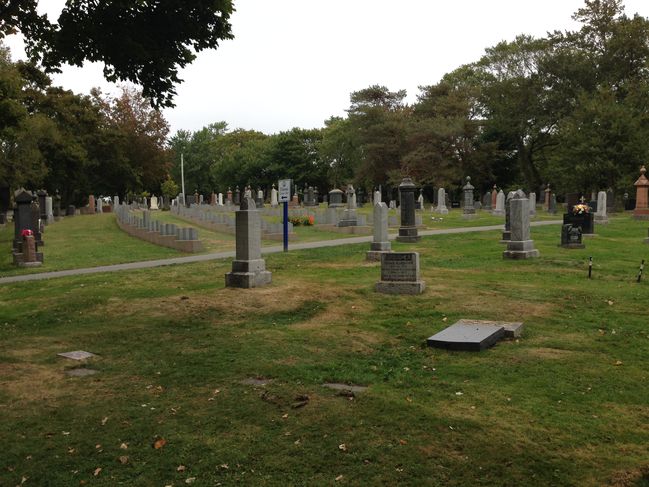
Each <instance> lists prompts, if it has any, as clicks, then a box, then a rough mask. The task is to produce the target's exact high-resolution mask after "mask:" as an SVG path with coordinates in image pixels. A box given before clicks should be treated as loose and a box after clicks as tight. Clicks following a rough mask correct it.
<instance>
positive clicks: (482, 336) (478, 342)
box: [427, 323, 505, 352]
mask: <svg viewBox="0 0 649 487" xmlns="http://www.w3.org/2000/svg"><path fill="white" fill-rule="evenodd" d="M504 336H505V328H504V327H502V326H496V325H468V324H463V323H455V324H453V325H451V326H449V327H448V328H446V329H444V330H442V331H440V332H439V333H437V334H435V335H433V336H431V337H429V338H428V340H427V343H428V346H429V347H435V348H445V349H447V350H465V351H472V352H479V351H481V350H484V349H486V348H489V347H491V346H493V345H494V344H495V343H496V342H497V341H498V340H500V339H501V338H503V337H504Z"/></svg>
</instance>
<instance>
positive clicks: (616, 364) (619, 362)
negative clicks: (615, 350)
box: [613, 360, 622, 367]
mask: <svg viewBox="0 0 649 487" xmlns="http://www.w3.org/2000/svg"><path fill="white" fill-rule="evenodd" d="M613 365H615V366H616V367H617V366H620V365H622V361H621V360H618V361H617V362H615V363H614V364H613Z"/></svg>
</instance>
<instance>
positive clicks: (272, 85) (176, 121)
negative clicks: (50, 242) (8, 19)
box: [7, 0, 649, 134]
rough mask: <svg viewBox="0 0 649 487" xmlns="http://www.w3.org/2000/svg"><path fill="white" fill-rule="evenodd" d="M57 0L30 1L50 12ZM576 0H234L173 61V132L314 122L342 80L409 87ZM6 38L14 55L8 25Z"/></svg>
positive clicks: (71, 80)
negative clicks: (224, 22) (223, 25)
mask: <svg viewBox="0 0 649 487" xmlns="http://www.w3.org/2000/svg"><path fill="white" fill-rule="evenodd" d="M64 3H65V0H41V1H40V2H39V8H40V9H41V11H43V12H47V13H48V15H50V16H51V17H52V16H53V17H54V18H56V17H58V13H59V12H60V11H61V9H62V7H63V5H64ZM583 4H584V2H583V0H490V1H486V0H452V1H445V0H401V1H400V2H395V1H394V0H390V1H387V0H275V1H272V2H271V1H269V0H235V8H236V10H237V11H236V12H235V13H234V15H233V16H232V18H231V23H232V30H233V33H234V35H235V39H234V40H231V41H224V42H223V43H222V44H221V47H220V48H219V49H218V50H216V51H204V52H202V53H200V54H199V55H198V57H197V59H196V60H195V61H194V63H193V64H192V65H191V66H189V67H188V68H186V69H185V70H183V71H182V72H181V74H180V77H181V78H182V79H183V80H184V83H182V84H181V85H180V86H179V87H178V96H177V97H176V99H175V102H176V107H175V108H173V109H167V110H165V112H164V114H165V117H166V118H167V120H168V121H169V122H170V124H171V128H172V133H173V132H175V131H176V130H178V129H186V130H197V129H200V128H201V127H203V126H205V125H207V124H209V123H211V122H217V121H221V120H224V121H226V122H227V123H228V126H229V127H230V128H231V129H234V128H239V127H240V128H245V129H254V130H259V131H262V132H265V133H268V134H270V133H275V132H279V131H282V130H289V129H291V128H292V127H302V128H314V127H322V126H323V125H324V121H325V120H326V119H328V118H329V117H330V116H332V115H338V116H344V114H345V109H346V108H348V107H349V95H350V93H351V92H352V91H357V90H360V89H363V88H366V87H368V86H370V85H373V84H379V85H385V86H387V87H388V88H389V89H391V90H399V89H405V90H407V92H408V98H407V100H408V101H410V102H413V101H415V99H416V95H417V93H418V91H419V90H418V86H422V85H430V84H434V83H436V82H438V81H439V79H440V78H441V77H442V76H443V75H444V74H445V73H447V72H449V71H452V70H453V69H455V68H457V67H458V66H460V65H462V64H465V63H469V62H472V61H475V60H477V59H478V58H480V56H481V55H482V54H483V52H484V49H485V48H486V47H490V46H493V45H495V44H497V43H498V42H500V41H501V40H508V41H509V40H513V39H514V38H515V37H516V35H518V34H522V33H525V34H531V35H535V36H543V35H545V34H546V32H548V31H552V30H555V29H556V30H565V29H576V28H577V24H576V23H575V22H574V21H572V20H571V16H572V14H573V13H574V12H575V11H576V10H577V9H578V8H580V7H581V6H582V5H583ZM625 5H626V10H625V11H626V13H627V14H629V15H632V14H634V13H636V12H637V13H639V14H640V15H642V16H644V17H649V1H647V0H625ZM7 44H8V45H9V46H10V47H11V48H12V53H13V55H14V58H19V57H21V56H24V52H23V50H22V47H21V42H20V40H19V39H18V38H16V37H15V36H14V37H13V38H9V40H8V42H7ZM54 82H55V83H56V84H58V85H62V86H63V87H65V88H68V89H71V90H73V91H75V92H77V93H88V92H89V91H90V89H91V88H92V87H94V86H99V87H101V88H102V90H103V91H104V92H109V93H114V92H115V87H114V85H111V84H109V83H107V82H105V81H104V80H103V78H102V74H101V65H87V66H84V67H83V68H71V67H68V68H64V70H63V73H62V74H59V75H55V76H54Z"/></svg>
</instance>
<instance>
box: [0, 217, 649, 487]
mask: <svg viewBox="0 0 649 487" xmlns="http://www.w3.org/2000/svg"><path fill="white" fill-rule="evenodd" d="M645 225H646V224H643V223H638V222H634V221H632V220H630V219H628V218H619V219H617V220H614V221H613V222H612V223H611V224H610V225H608V226H598V227H597V229H596V231H597V234H598V235H597V237H595V238H594V239H590V240H587V241H586V245H587V248H586V249H584V250H565V249H561V248H559V247H558V246H557V243H558V241H559V229H558V226H556V227H543V228H535V229H533V230H532V238H534V240H535V243H536V246H537V248H539V250H540V251H541V258H539V259H535V260H531V261H524V262H514V261H504V260H503V259H502V251H503V250H504V245H502V244H499V243H498V240H499V239H500V235H499V233H498V232H486V233H476V234H465V235H448V236H437V237H428V238H423V239H422V240H421V242H419V243H417V244H413V245H405V244H399V243H394V244H393V249H394V250H404V251H405V250H410V249H413V250H417V251H418V252H420V255H421V269H422V278H423V279H424V280H425V281H426V284H427V289H426V291H425V292H424V294H422V295H419V296H386V295H380V294H376V293H375V292H374V291H373V285H374V283H375V282H376V281H377V280H378V279H379V274H380V272H379V271H380V270H379V266H378V264H376V263H368V262H366V261H365V260H364V258H365V252H366V250H367V247H368V245H352V246H346V247H335V248H326V249H315V250H310V251H301V252H289V253H287V254H275V255H271V256H268V258H267V267H268V268H269V269H270V270H271V271H273V283H272V284H271V285H270V286H268V287H265V288H261V289H253V290H236V289H226V288H224V285H223V283H224V278H223V275H224V274H225V273H226V272H228V271H229V270H230V262H229V261H212V262H209V263H201V264H191V265H184V266H172V267H165V268H157V269H149V270H139V271H134V272H128V273H126V272H123V273H122V272H121V273H114V274H103V275H93V276H80V277H77V278H65V279H56V280H51V281H42V282H33V283H22V284H15V285H11V286H2V287H0V314H1V315H2V316H3V319H2V321H1V322H0V337H1V338H2V339H1V341H0V372H1V373H0V410H1V412H2V416H1V417H2V420H0V441H1V442H2V444H3V445H10V447H9V448H6V449H3V453H2V455H0V485H5V484H7V485H16V484H19V483H20V482H21V481H22V478H23V477H25V478H27V479H28V480H27V481H26V482H30V483H32V484H34V485H77V484H79V483H81V482H85V483H88V484H90V483H92V484H93V485H116V484H118V483H120V482H121V483H125V484H130V485H170V484H173V485H184V484H185V482H186V481H187V480H188V479H191V478H194V479H195V480H194V481H193V482H194V483H195V484H196V485H214V484H216V483H218V482H220V483H221V484H223V485H230V484H242V485H332V484H340V485H393V484H404V485H512V486H513V485H636V486H639V485H646V483H647V479H648V478H649V477H648V475H649V471H648V469H649V446H648V445H649V427H648V426H647V425H649V393H647V379H648V372H647V371H648V370H649V367H647V357H649V329H648V328H647V325H646V306H645V303H646V297H647V295H648V294H647V285H648V284H647V283H646V282H645V281H643V282H641V283H636V282H635V280H636V275H637V270H638V266H639V263H640V260H641V259H642V258H644V256H646V255H647V254H648V252H647V251H648V250H649V246H647V245H646V244H644V243H643V238H644V235H645V233H646V229H645ZM590 256H593V260H594V263H595V267H594V272H593V278H592V279H591V280H589V279H588V278H587V262H588V257H590ZM459 318H474V319H489V320H506V321H524V322H525V326H526V328H525V332H524V336H523V337H522V338H521V339H519V340H514V341H506V342H501V343H499V344H497V345H496V346H495V347H494V348H492V349H490V350H487V351H484V352H481V353H460V352H447V351H443V350H436V349H430V348H427V347H426V346H425V339H426V338H427V337H428V336H430V335H432V334H434V333H436V332H437V331H440V330H441V329H443V328H444V327H446V326H448V325H449V324H451V323H453V322H454V321H456V320H457V319H459ZM79 349H82V350H88V351H91V352H93V353H96V354H98V357H97V358H95V359H93V360H91V361H89V363H88V364H87V365H86V366H87V367H91V368H93V369H96V370H98V371H99V373H98V374H96V375H93V376H89V377H85V378H73V377H67V376H66V375H65V374H64V372H65V370H66V369H69V368H71V367H77V366H78V365H79V364H77V363H75V362H72V361H69V360H64V359H61V358H57V357H56V354H57V353H59V352H64V351H70V350H79ZM251 378H254V379H264V380H265V381H268V382H267V383H266V384H265V385H263V386H262V385H257V386H255V385H250V384H245V383H243V381H245V380H246V379H251ZM324 382H337V383H347V384H356V385H363V386H368V389H367V390H366V391H365V392H362V393H357V394H356V395H355V397H348V395H339V393H338V392H337V391H335V390H330V389H326V388H323V387H322V384H323V383H324ZM306 398H308V399H306ZM160 439H164V440H165V442H166V443H165V444H164V446H162V447H161V448H157V449H156V448H154V444H155V442H156V441H157V440H160ZM158 445H160V443H158ZM124 447H126V448H124ZM97 469H101V470H97ZM95 474H96V475H95ZM336 479H338V480H336Z"/></svg>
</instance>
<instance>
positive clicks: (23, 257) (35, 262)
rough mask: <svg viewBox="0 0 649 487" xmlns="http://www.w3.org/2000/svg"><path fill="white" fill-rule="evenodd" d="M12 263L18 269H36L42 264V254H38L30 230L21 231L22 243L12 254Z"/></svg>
mask: <svg viewBox="0 0 649 487" xmlns="http://www.w3.org/2000/svg"><path fill="white" fill-rule="evenodd" d="M13 262H14V265H17V266H18V267H38V266H40V265H41V264H42V263H43V253H42V252H38V250H37V247H36V240H35V239H34V235H33V234H32V232H31V230H23V234H22V243H21V245H20V249H17V250H16V251H14V253H13Z"/></svg>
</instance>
